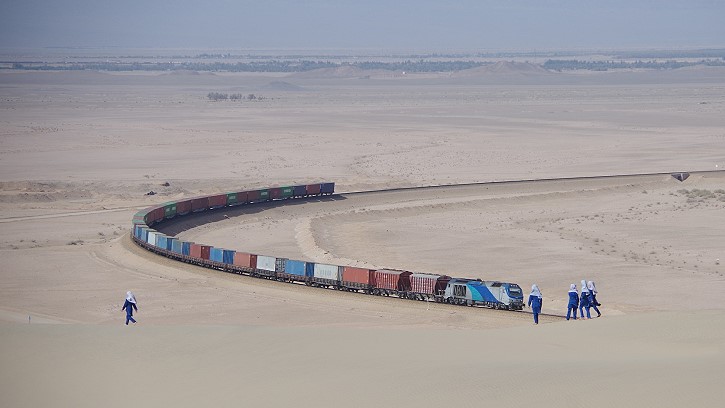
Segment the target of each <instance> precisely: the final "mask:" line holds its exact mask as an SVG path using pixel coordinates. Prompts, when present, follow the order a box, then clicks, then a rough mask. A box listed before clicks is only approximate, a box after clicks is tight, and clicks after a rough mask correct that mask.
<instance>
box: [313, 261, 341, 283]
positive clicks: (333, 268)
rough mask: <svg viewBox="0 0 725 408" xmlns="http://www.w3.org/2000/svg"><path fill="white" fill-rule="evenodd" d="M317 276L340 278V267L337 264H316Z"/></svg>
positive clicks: (315, 273)
mask: <svg viewBox="0 0 725 408" xmlns="http://www.w3.org/2000/svg"><path fill="white" fill-rule="evenodd" d="M314 276H315V278H321V279H331V280H340V268H339V267H338V266H337V265H326V264H318V263H316V264H315V271H314Z"/></svg>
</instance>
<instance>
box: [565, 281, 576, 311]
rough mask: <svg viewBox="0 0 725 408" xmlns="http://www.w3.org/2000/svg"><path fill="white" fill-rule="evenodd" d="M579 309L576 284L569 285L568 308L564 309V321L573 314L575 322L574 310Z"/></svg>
mask: <svg viewBox="0 0 725 408" xmlns="http://www.w3.org/2000/svg"><path fill="white" fill-rule="evenodd" d="M577 307H579V293H577V291H576V284H575V283H572V284H571V285H569V306H568V307H567V309H566V320H569V316H570V315H571V313H572V312H574V320H576V308H577Z"/></svg>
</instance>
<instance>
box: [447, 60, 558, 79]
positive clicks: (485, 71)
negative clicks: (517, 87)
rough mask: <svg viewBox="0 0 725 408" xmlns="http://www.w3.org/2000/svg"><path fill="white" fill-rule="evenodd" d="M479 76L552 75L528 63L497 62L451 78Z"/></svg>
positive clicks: (459, 73) (455, 74) (461, 72)
mask: <svg viewBox="0 0 725 408" xmlns="http://www.w3.org/2000/svg"><path fill="white" fill-rule="evenodd" d="M479 75H553V73H552V72H550V71H548V70H546V69H544V68H543V67H542V66H541V65H537V64H531V63H528V62H515V61H499V62H497V63H495V64H493V65H484V66H482V67H477V68H471V69H465V70H462V71H459V72H457V73H454V74H453V75H452V76H453V77H472V76H479Z"/></svg>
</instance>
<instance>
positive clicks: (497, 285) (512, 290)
mask: <svg viewBox="0 0 725 408" xmlns="http://www.w3.org/2000/svg"><path fill="white" fill-rule="evenodd" d="M486 286H489V290H490V291H491V292H493V293H495V294H497V297H498V299H499V301H500V302H501V303H502V304H503V305H504V307H503V308H504V309H508V310H521V309H523V308H524V292H523V291H522V290H521V287H520V286H519V285H517V284H515V283H505V282H486ZM497 289H498V290H497Z"/></svg>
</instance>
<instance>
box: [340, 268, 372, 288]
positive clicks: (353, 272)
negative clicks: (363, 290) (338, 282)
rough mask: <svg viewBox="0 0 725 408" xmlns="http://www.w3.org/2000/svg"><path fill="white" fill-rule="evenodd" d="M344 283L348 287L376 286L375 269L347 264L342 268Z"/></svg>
mask: <svg viewBox="0 0 725 408" xmlns="http://www.w3.org/2000/svg"><path fill="white" fill-rule="evenodd" d="M342 285H343V286H346V287H364V286H368V285H371V286H375V270H373V269H365V268H355V267H352V266H345V267H343V268H342Z"/></svg>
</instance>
